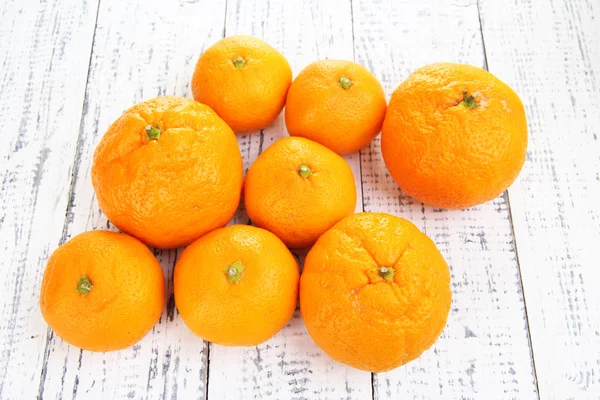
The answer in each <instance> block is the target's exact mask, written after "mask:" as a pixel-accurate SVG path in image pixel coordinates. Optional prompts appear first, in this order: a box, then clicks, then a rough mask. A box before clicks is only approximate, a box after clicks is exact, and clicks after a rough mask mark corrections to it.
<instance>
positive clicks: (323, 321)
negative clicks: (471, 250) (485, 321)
mask: <svg viewBox="0 0 600 400" xmlns="http://www.w3.org/2000/svg"><path fill="white" fill-rule="evenodd" d="M382 267H386V268H387V270H386V272H387V275H382V273H381V268H382ZM391 270H393V271H394V272H393V273H391V272H390V271H391ZM384 276H386V277H387V279H385V278H384ZM388 279H389V280H388ZM451 297H452V294H451V291H450V272H449V270H448V265H447V264H446V261H444V258H443V257H442V255H441V254H440V252H439V251H438V249H437V248H436V246H435V244H434V243H433V241H431V239H429V238H428V237H427V236H426V235H424V234H423V233H421V232H420V231H419V230H418V229H417V227H415V226H414V225H413V224H412V223H410V222H409V221H407V220H405V219H402V218H398V217H396V216H393V215H389V214H384V213H360V214H354V215H351V216H349V217H347V218H345V219H343V220H342V221H340V222H339V223H337V224H336V225H335V226H334V227H333V228H331V229H330V230H328V231H327V232H326V233H325V234H323V236H321V237H320V238H319V240H318V241H317V243H316V244H315V245H314V246H313V248H312V249H311V250H310V252H309V253H308V255H307V257H306V260H305V263H304V269H303V271H302V277H301V279H300V310H301V312H302V318H303V319H304V323H305V324H306V328H307V330H308V333H309V334H310V336H311V337H312V338H313V340H314V341H315V343H316V344H317V345H318V346H319V347H320V348H321V349H323V350H324V351H325V353H327V354H328V355H329V356H331V357H332V358H333V359H335V360H337V361H339V362H342V363H344V364H347V365H350V366H352V367H354V368H358V369H361V370H365V371H371V372H383V371H388V370H391V369H393V368H396V367H399V366H401V365H404V364H406V363H407V362H409V361H411V360H414V359H415V358H417V357H419V356H420V355H421V354H422V353H423V352H424V351H425V350H427V349H428V348H429V347H430V346H431V345H432V344H433V343H434V342H435V341H436V339H437V338H438V337H439V336H440V334H441V332H442V330H443V328H444V326H445V325H446V319H447V317H448V313H449V311H450V303H451Z"/></svg>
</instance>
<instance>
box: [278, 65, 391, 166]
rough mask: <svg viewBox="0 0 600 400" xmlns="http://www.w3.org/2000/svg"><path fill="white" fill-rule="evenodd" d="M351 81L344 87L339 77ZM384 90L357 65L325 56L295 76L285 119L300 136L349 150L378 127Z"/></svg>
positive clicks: (363, 143)
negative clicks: (328, 58) (327, 58)
mask: <svg viewBox="0 0 600 400" xmlns="http://www.w3.org/2000/svg"><path fill="white" fill-rule="evenodd" d="M341 77H346V78H348V79H350V81H352V85H351V86H350V87H349V88H348V89H347V90H346V89H344V88H343V87H342V86H341V85H340V78H341ZM385 109H386V102H385V94H384V92H383V88H382V87H381V84H380V83H379V82H378V81H377V79H376V78H375V77H374V76H373V74H371V72H369V70H367V69H366V68H365V67H363V66H362V65H360V64H357V63H354V62H351V61H342V60H323V61H317V62H315V63H312V64H310V65H309V66H307V67H306V68H305V69H304V70H302V72H300V74H299V75H298V76H297V77H296V79H294V82H293V83H292V86H290V90H289V92H288V96H287V101H286V105H285V124H286V126H287V130H288V132H289V133H290V135H292V136H301V137H304V138H307V139H310V140H314V141H315V142H318V143H321V144H322V145H324V146H326V147H328V148H330V149H331V150H333V151H335V152H336V153H338V154H342V155H343V154H348V153H352V152H355V151H358V150H360V149H362V148H363V147H365V146H366V145H367V144H368V143H369V142H370V141H371V140H372V139H373V138H374V137H375V136H377V134H378V133H379V131H380V130H381V124H382V123H383V118H384V116H385Z"/></svg>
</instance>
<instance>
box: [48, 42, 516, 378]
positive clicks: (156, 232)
mask: <svg viewBox="0 0 600 400" xmlns="http://www.w3.org/2000/svg"><path fill="white" fill-rule="evenodd" d="M192 89H193V94H194V99H195V100H190V99H185V98H180V97H158V98H155V99H151V100H148V101H145V102H143V103H140V104H137V105H135V106H133V107H132V108H130V109H129V110H127V111H125V113H124V114H123V115H122V116H121V117H119V118H118V119H117V120H116V121H115V122H114V123H113V124H112V125H111V126H110V128H109V129H108V131H107V132H106V134H105V135H104V137H103V138H102V140H101V141H100V143H99V145H98V147H97V149H96V152H95V154H94V161H93V166H92V183H93V185H94V188H95V191H96V195H97V199H98V202H99V204H100V207H101V209H102V211H103V212H104V213H105V214H106V216H107V217H108V219H109V220H110V221H111V222H112V223H113V224H114V225H115V226H116V227H117V228H119V229H120V230H121V231H122V232H123V233H115V232H109V231H91V232H87V233H82V234H80V235H78V236H76V237H74V238H73V239H71V240H70V241H68V242H66V243H65V244H63V245H62V246H60V247H59V248H58V249H57V250H56V251H55V252H54V253H53V254H52V256H51V257H50V259H49V261H48V266H47V269H46V271H45V274H44V280H43V283H42V289H41V298H40V303H41V310H42V314H43V316H44V318H45V320H46V321H47V322H48V324H49V325H50V326H51V327H52V329H54V331H55V332H56V333H57V334H58V335H59V336H60V337H61V338H63V339H64V340H65V341H67V342H68V343H70V344H72V345H74V346H78V347H80V348H82V349H86V350H92V351H110V350H118V349H123V348H125V347H128V346H131V345H132V344H134V343H136V342H137V341H139V340H140V339H141V338H142V337H143V336H144V335H145V334H146V333H147V332H148V331H149V330H150V329H152V327H153V326H154V324H155V323H156V322H157V321H158V319H159V318H160V316H161V313H162V311H163V306H164V300H165V282H164V276H163V271H162V269H161V267H160V265H159V263H158V261H157V260H156V258H155V257H154V256H153V254H152V252H151V251H150V250H149V249H148V247H147V245H149V246H153V247H157V248H165V249H169V248H178V247H181V246H187V248H186V249H185V250H184V251H183V253H182V254H181V256H180V257H179V259H178V261H177V263H176V265H175V271H174V296H175V303H176V305H177V308H178V310H179V313H180V315H181V317H182V319H183V321H184V322H185V323H186V325H187V326H188V327H189V328H190V329H191V330H192V331H193V332H194V333H196V334H197V335H198V336H200V337H201V338H203V339H205V340H209V341H211V342H214V343H217V344H221V345H231V346H240V345H245V346H251V345H257V344H259V343H262V342H264V341H266V340H268V339H269V338H271V337H272V336H273V335H274V334H275V333H277V332H278V331H279V330H280V329H281V328H282V327H284V326H285V324H286V323H287V322H288V320H289V319H290V317H291V316H292V314H293V312H294V310H295V308H296V302H297V299H298V292H299V297H300V310H301V313H302V317H303V319H304V322H305V324H306V327H307V329H308V332H309V333H310V335H311V337H312V338H313V339H314V341H315V342H316V343H317V344H318V345H319V346H320V347H321V348H322V349H323V350H324V351H325V352H326V353H327V354H329V355H330V356H331V357H333V358H334V359H336V360H338V361H340V362H343V363H346V364H348V365H351V366H354V367H356V368H359V369H364V370H368V371H385V370H389V369H392V368H395V367H397V366H399V365H403V364H405V363H407V362H408V361H410V360H412V359H415V358H416V357H418V356H419V355H420V354H421V353H423V351H425V350H426V349H427V348H429V347H430V346H431V345H432V344H433V343H434V342H435V340H436V339H437V338H438V337H439V335H440V334H441V332H442V329H443V328H444V325H445V324H446V319H447V317H448V312H449V309H450V302H451V292H450V285H449V283H450V273H449V270H448V266H447V264H446V262H445V261H444V258H443V257H442V255H441V254H440V252H439V251H438V249H437V248H436V246H435V244H434V243H433V241H432V240H430V239H429V238H428V237H427V236H425V235H424V234H423V233H421V232H420V231H419V230H418V229H417V228H416V227H415V226H414V225H413V224H412V223H410V222H409V221H407V220H405V219H402V218H399V217H396V216H393V215H389V214H383V213H359V214H353V213H354V209H355V206H356V187H355V184H354V177H353V174H352V170H351V169H350V167H349V166H348V164H347V163H346V161H345V160H344V159H343V158H342V157H341V155H344V154H348V153H352V152H355V151H358V150H360V149H361V148H363V147H364V146H366V145H367V144H368V143H369V142H370V141H371V140H372V139H373V138H374V137H375V136H376V135H377V134H378V133H379V132H380V131H381V132H382V139H381V150H382V153H383V157H384V160H385V164H386V166H387V168H388V170H389V173H390V174H391V176H392V177H393V178H394V179H395V181H396V182H397V183H398V185H399V186H400V187H401V188H402V190H403V191H404V192H405V193H407V194H408V195H411V196H413V197H414V198H416V199H417V200H419V201H422V202H423V203H426V204H429V205H433V206H435V207H440V208H467V207H471V206H474V205H477V204H480V203H483V202H486V201H489V200H491V199H493V198H494V197H496V196H498V195H499V194H501V193H502V192H503V191H504V190H505V189H506V188H507V187H508V186H509V185H510V184H511V183H512V182H513V180H514V179H515V178H516V176H517V174H518V173H519V171H520V170H521V167H522V165H523V163H524V160H525V151H526V147H527V125H526V119H525V112H524V109H523V105H522V103H521V101H520V100H519V98H518V96H517V95H516V94H515V93H514V92H513V91H512V89H511V88H510V87H508V86H507V85H506V84H504V83H503V82H501V81H500V80H498V79H497V78H496V77H494V76H493V75H491V74H490V73H489V72H487V71H484V70H482V69H479V68H476V67H473V66H469V65H461V64H451V63H440V64H433V65H429V66H426V67H423V68H420V69H419V70H417V71H415V72H414V73H413V74H412V75H410V76H409V77H408V78H407V79H406V80H405V81H404V82H403V83H402V84H401V85H400V86H399V87H398V89H397V90H396V91H395V92H394V94H393V95H392V98H391V101H390V103H389V106H386V99H385V95H384V92H383V89H382V87H381V85H380V83H379V82H378V81H377V79H376V78H375V77H374V76H373V75H372V74H371V73H370V72H369V71H368V70H367V69H365V68H364V67H362V66H360V65H358V64H356V63H354V62H350V61H334V60H326V61H318V62H315V63H313V64H311V65H309V66H308V67H306V68H305V69H304V70H303V71H302V72H301V73H300V74H299V75H298V76H297V77H296V79H295V80H294V81H293V82H292V71H291V68H290V65H289V64H288V62H287V61H286V59H285V58H284V57H283V56H282V55H281V54H280V53H279V52H278V51H277V50H275V49H274V48H273V47H271V46H269V45H268V44H266V43H264V42H263V41H261V40H258V39H255V38H252V37H247V36H235V37H229V38H226V39H223V40H221V41H220V42H218V43H216V44H215V45H214V46H212V47H210V48H209V49H208V50H206V51H205V52H204V53H203V54H202V55H201V56H200V58H199V60H198V63H197V65H196V69H195V72H194V75H193V78H192ZM284 106H285V122H286V126H287V130H288V132H289V134H290V137H286V138H284V139H280V140H278V141H277V142H275V143H274V144H272V145H271V146H270V147H269V148H268V149H267V150H266V151H264V152H263V153H262V154H261V155H260V156H259V157H258V158H257V160H256V162H254V164H253V165H252V166H251V167H250V168H249V170H248V171H247V174H246V179H245V182H244V170H243V166H242V156H241V154H240V149H239V147H238V144H237V141H236V136H235V133H241V132H252V131H256V130H259V129H262V128H265V127H267V126H268V125H269V124H271V123H272V122H273V120H275V118H276V117H277V116H278V115H279V114H280V112H281V111H282V109H283V108H284ZM242 191H243V195H244V203H245V207H246V210H247V212H248V216H249V217H250V220H251V221H252V224H253V226H252V225H232V226H228V227H224V226H225V225H227V223H228V222H229V221H230V220H231V218H232V216H233V215H234V213H235V212H236V210H237V209H238V206H239V203H240V199H241V195H242ZM310 246H312V248H311V249H310V251H309V252H308V255H307V257H306V261H305V264H304V269H303V271H302V276H301V277H300V272H299V269H298V264H297V262H296V259H295V258H294V256H293V255H292V253H291V252H290V250H289V249H288V248H305V247H310Z"/></svg>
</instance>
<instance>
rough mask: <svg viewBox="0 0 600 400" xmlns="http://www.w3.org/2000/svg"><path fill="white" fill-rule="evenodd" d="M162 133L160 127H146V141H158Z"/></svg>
mask: <svg viewBox="0 0 600 400" xmlns="http://www.w3.org/2000/svg"><path fill="white" fill-rule="evenodd" d="M161 132H162V131H161V130H160V128H159V127H158V126H152V125H146V139H148V140H158V138H159V137H160V133H161Z"/></svg>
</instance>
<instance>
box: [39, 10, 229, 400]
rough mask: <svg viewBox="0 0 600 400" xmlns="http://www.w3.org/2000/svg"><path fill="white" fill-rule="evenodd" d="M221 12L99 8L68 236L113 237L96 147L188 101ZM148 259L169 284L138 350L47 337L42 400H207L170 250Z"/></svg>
mask: <svg viewBox="0 0 600 400" xmlns="http://www.w3.org/2000/svg"><path fill="white" fill-rule="evenodd" d="M207 10H210V12H207ZM224 13H225V3H224V2H222V3H217V2H214V1H210V0H206V1H202V0H201V1H195V2H190V1H178V2H160V1H153V2H145V1H144V2H124V1H118V0H114V1H111V0H102V2H101V4H100V9H99V14H98V22H97V27H96V33H95V37H94V46H93V52H92V57H91V69H90V74H89V79H88V86H87V92H86V94H85V106H84V110H83V117H82V129H81V135H80V137H79V141H78V145H77V158H76V161H77V164H76V168H75V170H74V172H73V175H74V182H73V189H72V190H73V194H72V199H73V200H72V202H71V204H70V205H69V209H68V214H67V225H66V228H65V229H66V234H67V236H68V237H72V236H74V235H76V234H78V233H80V232H83V231H87V230H91V229H104V228H111V229H112V227H111V226H110V225H109V224H108V222H107V220H106V217H105V216H104V215H102V214H101V212H100V210H99V208H98V204H97V202H96V199H95V196H94V191H93V188H92V184H91V179H90V168H91V162H92V156H93V152H94V149H95V146H96V144H97V143H98V141H99V140H100V138H101V137H102V135H103V134H104V132H105V131H106V129H107V128H108V126H109V125H110V124H111V123H112V122H113V121H114V120H115V119H116V118H117V117H118V116H119V115H120V114H121V113H122V112H123V111H124V110H125V109H127V108H129V107H130V106H132V105H133V104H135V103H137V102H140V101H142V100H146V99H149V98H153V97H155V96H158V95H164V94H169V95H180V96H186V95H187V96H189V95H190V90H189V82H190V79H191V75H192V71H193V68H194V65H195V62H196V60H197V58H198V56H199V54H200V53H201V52H202V50H203V48H204V46H205V45H206V44H207V43H210V42H214V41H215V40H217V39H218V38H220V37H221V35H222V33H223V24H224ZM155 254H156V255H157V257H158V259H159V260H160V262H161V264H162V266H163V268H164V270H165V275H166V278H167V282H168V285H167V293H166V296H167V299H168V301H167V305H166V310H165V311H164V312H163V315H162V317H161V319H160V321H159V323H158V324H157V325H156V326H155V327H154V328H153V330H152V331H151V332H150V333H149V334H148V335H147V336H146V337H145V338H144V339H143V340H142V341H141V342H139V343H138V344H136V345H134V346H133V347H131V348H129V349H126V350H123V351H118V352H112V353H92V352H87V351H81V350H79V349H77V348H74V347H72V346H69V345H67V344H66V343H64V342H63V341H61V340H60V339H59V338H57V337H56V336H53V335H51V336H50V338H49V344H48V349H47V351H46V354H45V358H46V360H45V361H46V365H47V372H46V373H45V375H44V376H43V378H44V379H43V381H42V383H41V388H42V389H43V394H44V398H45V399H66V398H106V399H125V398H133V399H139V398H151V399H159V398H161V399H166V398H177V397H179V398H183V399H187V398H189V399H191V398H194V399H198V398H205V392H206V369H207V363H206V356H207V346H206V344H205V342H204V341H202V340H201V339H200V338H198V337H196V336H194V335H193V334H192V333H191V332H190V331H189V330H188V329H187V327H185V325H184V324H183V322H182V320H181V319H180V318H179V316H178V314H177V312H176V309H175V304H174V301H173V297H172V289H173V288H172V271H173V266H174V264H175V261H176V256H177V251H175V250H173V251H158V252H155Z"/></svg>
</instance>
